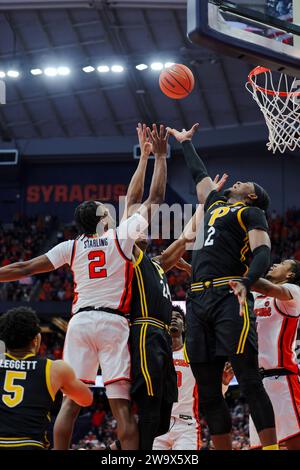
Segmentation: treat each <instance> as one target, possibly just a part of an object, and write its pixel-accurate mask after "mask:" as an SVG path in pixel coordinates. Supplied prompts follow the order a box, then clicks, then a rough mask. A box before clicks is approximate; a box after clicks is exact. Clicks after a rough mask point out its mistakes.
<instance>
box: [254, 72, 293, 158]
mask: <svg viewBox="0 0 300 470" xmlns="http://www.w3.org/2000/svg"><path fill="white" fill-rule="evenodd" d="M246 89H247V90H248V91H249V93H251V95H252V97H253V99H254V100H255V101H256V103H257V104H258V106H259V108H260V110H261V112H262V113H263V115H264V117H265V120H266V123H267V126H268V129H269V142H268V144H267V147H268V149H269V150H270V151H272V152H273V153H275V152H276V151H277V150H278V151H279V152H281V153H284V152H285V151H286V150H287V149H289V150H290V151H292V152H293V151H294V150H296V149H297V147H299V148H300V80H297V79H296V78H291V77H289V76H288V75H286V74H284V73H281V74H279V75H278V77H275V76H273V72H272V71H271V70H270V69H268V68H265V67H256V68H255V69H253V70H252V71H251V72H250V74H249V76H248V81H247V83H246Z"/></svg>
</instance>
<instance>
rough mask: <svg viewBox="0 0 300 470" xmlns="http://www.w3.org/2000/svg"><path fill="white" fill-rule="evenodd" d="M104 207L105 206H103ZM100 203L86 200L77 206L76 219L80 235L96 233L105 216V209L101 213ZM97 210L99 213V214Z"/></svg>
mask: <svg viewBox="0 0 300 470" xmlns="http://www.w3.org/2000/svg"><path fill="white" fill-rule="evenodd" d="M103 207H104V206H103ZM98 209H99V203H98V204H97V203H96V202H95V201H85V202H83V203H82V204H80V205H79V206H78V207H76V210H75V214H74V219H75V223H76V227H77V230H78V232H79V235H94V233H96V231H97V230H96V229H97V225H98V223H99V222H100V220H101V218H102V217H103V216H105V215H106V214H105V213H104V212H105V210H103V211H102V213H100V214H99V210H98ZM97 210H98V214H99V215H97Z"/></svg>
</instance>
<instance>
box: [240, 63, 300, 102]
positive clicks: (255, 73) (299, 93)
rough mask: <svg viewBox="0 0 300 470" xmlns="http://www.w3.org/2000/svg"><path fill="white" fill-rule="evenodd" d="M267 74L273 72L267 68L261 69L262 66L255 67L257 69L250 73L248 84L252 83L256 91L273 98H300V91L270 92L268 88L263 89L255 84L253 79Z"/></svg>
mask: <svg viewBox="0 0 300 470" xmlns="http://www.w3.org/2000/svg"><path fill="white" fill-rule="evenodd" d="M266 72H270V73H271V70H270V69H268V68H266V67H261V66H258V67H255V69H253V70H251V72H250V73H249V75H248V83H250V84H251V85H252V86H253V88H256V90H258V91H260V92H262V93H265V94H267V95H271V96H285V97H288V96H300V91H289V92H287V91H273V90H268V88H263V87H261V86H259V85H257V83H255V82H254V81H253V77H257V76H258V75H261V74H263V73H266Z"/></svg>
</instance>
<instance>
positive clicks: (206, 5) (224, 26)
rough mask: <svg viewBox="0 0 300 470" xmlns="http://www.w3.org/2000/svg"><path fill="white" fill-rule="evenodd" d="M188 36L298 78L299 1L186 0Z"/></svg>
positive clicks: (218, 49)
mask: <svg viewBox="0 0 300 470" xmlns="http://www.w3.org/2000/svg"><path fill="white" fill-rule="evenodd" d="M188 36H189V38H190V40H191V41H192V42H193V43H196V44H199V45H203V46H207V47H210V48H212V49H214V50H216V51H218V52H221V53H223V54H227V55H232V56H234V57H237V58H239V59H242V60H246V61H248V62H250V63H252V64H254V65H262V66H265V67H269V68H271V69H272V70H277V71H280V72H283V73H286V74H288V75H291V76H295V77H299V78H300V0H232V1H221V0H188Z"/></svg>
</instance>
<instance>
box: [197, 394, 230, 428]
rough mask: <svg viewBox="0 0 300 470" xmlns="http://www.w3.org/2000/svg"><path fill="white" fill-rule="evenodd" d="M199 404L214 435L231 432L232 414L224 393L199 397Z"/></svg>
mask: <svg viewBox="0 0 300 470" xmlns="http://www.w3.org/2000/svg"><path fill="white" fill-rule="evenodd" d="M199 404H200V408H201V411H203V413H204V415H205V418H206V421H207V424H208V427H209V430H210V433H211V434H212V435H219V434H228V433H230V431H231V416H230V413H229V410H228V407H227V404H226V401H225V399H224V397H223V395H222V393H220V395H214V396H211V397H207V398H205V399H203V398H202V399H200V397H199Z"/></svg>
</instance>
